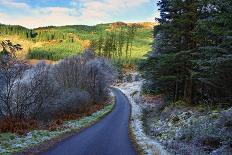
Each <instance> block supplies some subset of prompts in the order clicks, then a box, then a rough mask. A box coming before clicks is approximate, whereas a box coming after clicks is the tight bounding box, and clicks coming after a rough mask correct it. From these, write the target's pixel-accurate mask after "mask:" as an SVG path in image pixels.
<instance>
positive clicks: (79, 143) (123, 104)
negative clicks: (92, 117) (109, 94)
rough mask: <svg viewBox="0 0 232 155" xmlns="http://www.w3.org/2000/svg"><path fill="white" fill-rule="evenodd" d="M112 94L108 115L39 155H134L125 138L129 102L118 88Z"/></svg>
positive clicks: (134, 152) (113, 89) (126, 137)
mask: <svg viewBox="0 0 232 155" xmlns="http://www.w3.org/2000/svg"><path fill="white" fill-rule="evenodd" d="M112 91H113V93H114V94H115V96H116V105H115V108H114V110H113V111H112V112H111V113H110V114H109V115H107V116H106V117H105V118H104V119H102V120H101V121H99V122H98V123H96V124H95V125H93V126H92V127H90V128H88V129H86V130H84V131H82V132H80V133H78V134H77V135H75V136H72V137H70V138H68V139H66V140H64V141H62V142H60V143H58V144H57V145H55V146H54V147H53V148H51V149H50V150H48V151H47V152H45V153H42V154H41V155H136V154H137V153H136V151H135V148H134V146H133V145H132V142H131V141H130V138H129V135H128V122H129V116H130V105H129V102H128V99H127V98H126V97H125V96H124V94H123V93H122V92H121V91H119V90H118V89H115V88H112Z"/></svg>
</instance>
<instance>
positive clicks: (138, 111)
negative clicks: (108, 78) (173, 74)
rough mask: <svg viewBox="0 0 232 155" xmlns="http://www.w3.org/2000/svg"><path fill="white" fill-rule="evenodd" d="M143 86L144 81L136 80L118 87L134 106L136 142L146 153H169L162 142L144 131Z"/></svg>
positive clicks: (161, 154) (133, 122)
mask: <svg viewBox="0 0 232 155" xmlns="http://www.w3.org/2000/svg"><path fill="white" fill-rule="evenodd" d="M141 86H142V81H136V82H131V83H124V84H121V85H120V86H118V87H117V88H118V89H120V90H121V91H122V92H123V93H124V94H125V95H126V96H127V97H128V99H129V101H130V104H131V108H132V112H131V126H132V132H133V135H134V136H135V139H136V142H137V144H138V145H139V147H141V149H142V150H143V153H144V154H146V155H154V154H159V155H167V154H168V152H166V150H164V148H163V147H162V146H161V145H160V143H158V142H157V141H155V140H153V139H151V138H149V137H148V136H147V135H146V134H145V132H144V128H143V121H142V117H143V108H142V106H141V104H140V102H141V98H140V93H141ZM135 92H136V93H135Z"/></svg>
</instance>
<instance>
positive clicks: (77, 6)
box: [0, 0, 150, 28]
mask: <svg viewBox="0 0 232 155" xmlns="http://www.w3.org/2000/svg"><path fill="white" fill-rule="evenodd" d="M149 2H150V0H133V1H132V0H94V1H93V0H72V1H71V2H70V4H71V7H31V6H29V5H28V4H27V3H22V2H16V1H15V0H0V5H2V6H4V7H7V8H9V9H15V10H17V11H18V12H20V13H19V14H18V15H15V14H14V15H12V14H9V13H5V12H2V13H1V12H0V23H6V24H16V25H22V26H25V27H29V28H34V27H40V26H48V25H54V26H60V25H71V24H81V23H82V24H83V23H84V24H89V25H93V24H97V23H104V22H112V21H115V20H118V19H113V17H117V15H118V14H119V13H124V12H126V11H128V10H129V9H131V8H136V7H139V6H141V5H143V4H145V3H149ZM15 10H14V11H15Z"/></svg>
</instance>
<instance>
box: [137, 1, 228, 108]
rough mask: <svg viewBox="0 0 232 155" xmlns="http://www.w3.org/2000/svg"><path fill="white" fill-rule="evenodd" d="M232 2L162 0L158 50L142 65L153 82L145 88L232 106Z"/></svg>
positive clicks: (155, 47) (178, 97)
mask: <svg viewBox="0 0 232 155" xmlns="http://www.w3.org/2000/svg"><path fill="white" fill-rule="evenodd" d="M231 5H232V3H231V1H227V0H221V1H217V0H199V1H196V0H187V1H181V0H173V1H170V0H162V1H160V2H159V3H158V6H159V7H160V14H161V17H160V18H158V19H157V20H158V21H159V23H160V25H159V26H157V27H156V28H155V30H154V37H155V41H154V45H153V51H152V52H150V53H149V54H148V57H147V59H146V60H145V61H143V62H142V63H141V64H140V68H141V69H142V71H143V75H144V78H145V79H146V80H147V81H148V82H147V84H146V85H145V86H144V91H147V92H150V93H160V94H165V95H166V96H167V97H168V99H169V100H172V101H177V100H184V101H186V102H189V103H193V104H199V103H202V104H207V105H215V104H223V103H228V104H229V105H230V106H231V101H232V94H231V92H232V76H231V73H232V53H231V50H232V38H231V35H232V31H231V30H232V21H231V14H232V7H231ZM229 105H227V106H229Z"/></svg>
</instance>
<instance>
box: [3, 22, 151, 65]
mask: <svg viewBox="0 0 232 155" xmlns="http://www.w3.org/2000/svg"><path fill="white" fill-rule="evenodd" d="M154 25H156V24H155V23H122V22H117V23H108V24H98V25H95V26H87V25H67V26H59V27H56V26H48V27H39V28H35V29H28V28H25V27H22V26H17V25H4V24H1V25H0V41H1V40H6V39H7V40H11V41H12V42H13V43H19V44H21V45H22V47H23V51H22V52H21V53H19V54H18V55H17V56H18V57H19V58H28V59H46V60H53V61H57V60H60V59H63V58H65V57H68V56H71V55H75V54H79V53H81V52H82V51H83V49H85V48H89V47H92V46H93V44H94V43H95V45H94V47H96V42H97V41H98V40H99V38H100V39H103V40H102V45H100V46H102V50H104V53H106V52H107V53H109V52H112V53H116V52H117V51H119V47H118V46H119V44H120V45H121V46H122V47H121V52H122V55H121V57H120V62H123V63H124V62H127V63H134V62H136V61H137V60H138V59H139V58H142V57H143V56H144V55H145V54H146V53H147V52H148V51H149V50H150V44H151V42H152V32H151V31H152V29H153V26H154ZM131 27H135V29H136V30H135V32H133V33H135V34H133V38H132V37H131V35H130V36H129V32H130V30H129V29H130V28H131ZM119 35H120V36H119ZM107 36H112V37H113V38H114V39H113V38H107ZM119 37H120V38H119ZM122 37H123V38H122ZM127 38H128V39H127ZM112 39H113V40H114V46H115V47H116V48H115V49H114V50H113V49H107V48H106V47H105V48H104V46H107V45H106V43H107V42H108V43H109V42H110V41H109V40H111V41H113V40H112ZM107 40H108V41H107ZM120 40H122V42H121V41H120ZM129 42H130V46H131V47H130V54H125V53H128V51H129ZM98 43H99V42H98ZM97 46H99V45H97ZM96 48H97V47H96ZM98 49H99V48H97V49H95V50H96V51H97V50H98ZM106 50H107V51H106ZM109 50H110V51H109ZM125 51H126V52H125ZM97 53H99V52H97ZM112 55H117V54H112ZM108 57H109V56H108ZM110 57H111V56H110ZM114 58H115V59H116V57H114ZM118 59H119V58H118ZM121 60H122V61H121ZM131 60H133V61H131Z"/></svg>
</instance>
